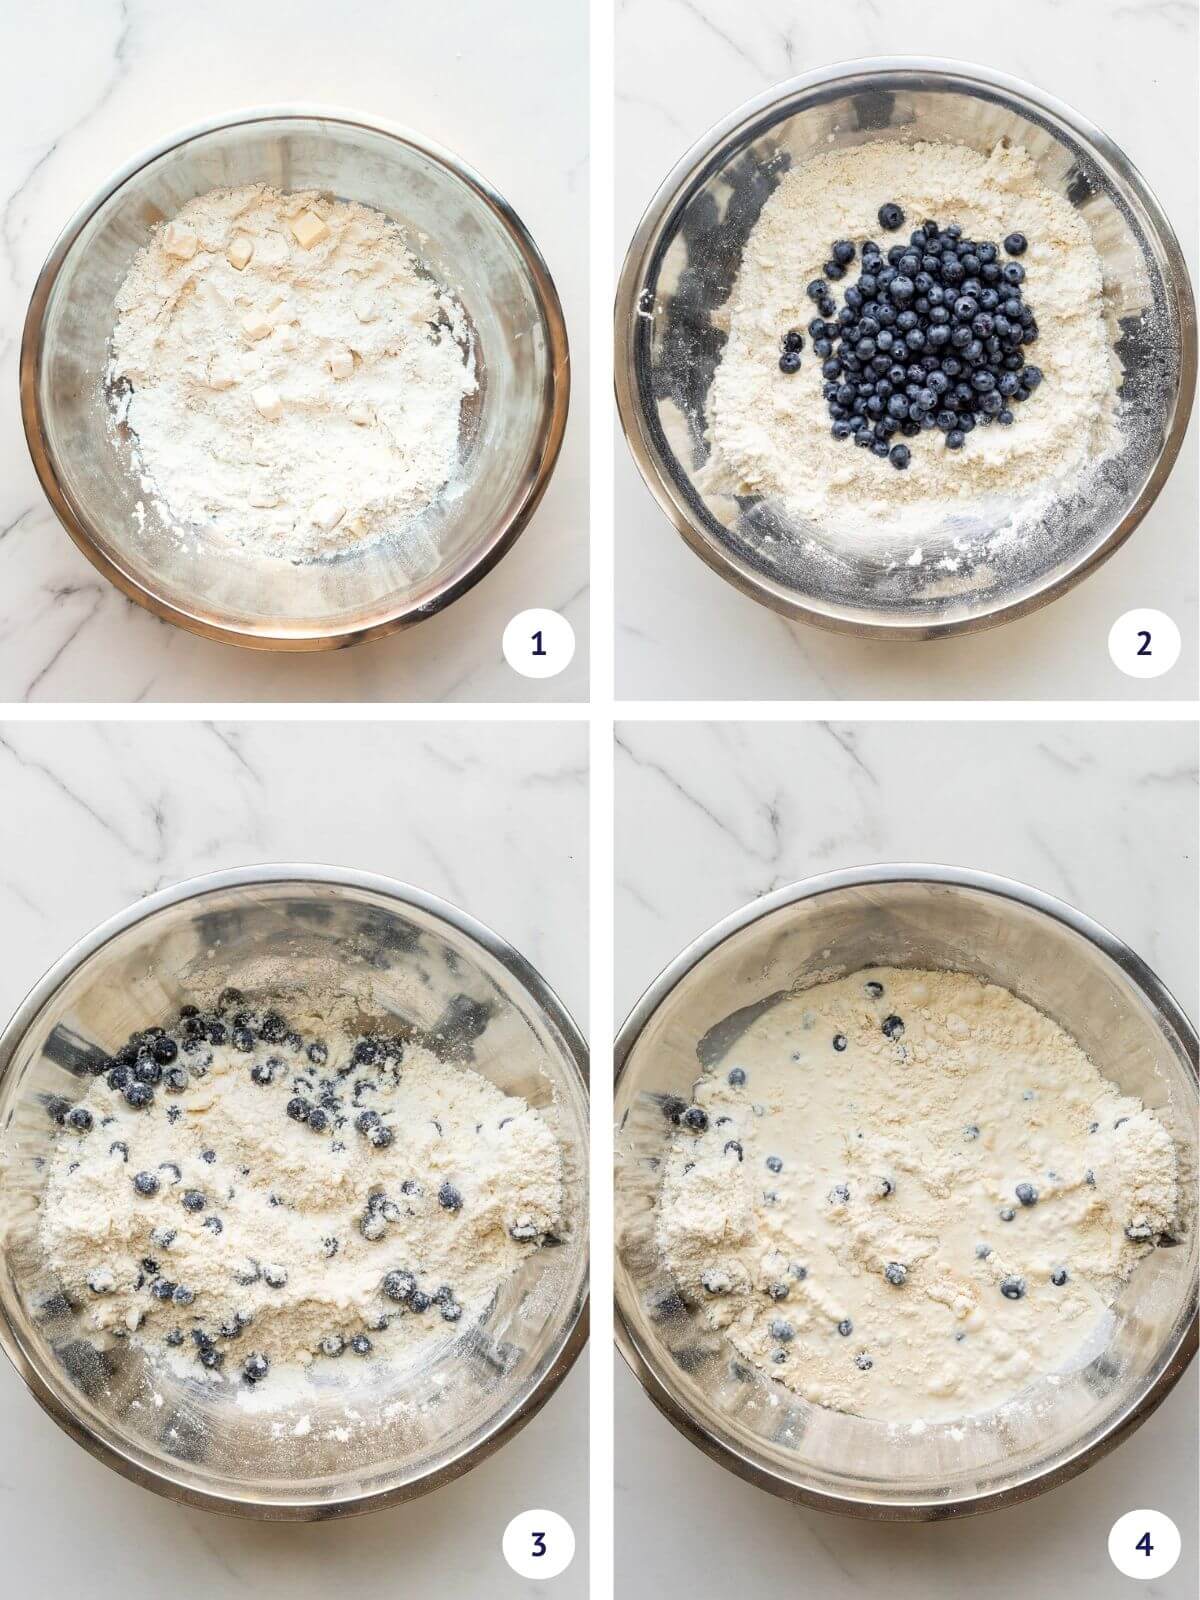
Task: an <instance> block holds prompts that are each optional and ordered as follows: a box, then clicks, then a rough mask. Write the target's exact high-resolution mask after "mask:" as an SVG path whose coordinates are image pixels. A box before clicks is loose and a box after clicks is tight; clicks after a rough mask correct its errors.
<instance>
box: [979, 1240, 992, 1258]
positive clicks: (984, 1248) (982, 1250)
mask: <svg viewBox="0 0 1200 1600" xmlns="http://www.w3.org/2000/svg"><path fill="white" fill-rule="evenodd" d="M991 1253H992V1247H991V1245H990V1244H977V1245H976V1246H975V1259H976V1260H977V1261H986V1260H987V1258H988V1257H989V1256H990V1255H991Z"/></svg>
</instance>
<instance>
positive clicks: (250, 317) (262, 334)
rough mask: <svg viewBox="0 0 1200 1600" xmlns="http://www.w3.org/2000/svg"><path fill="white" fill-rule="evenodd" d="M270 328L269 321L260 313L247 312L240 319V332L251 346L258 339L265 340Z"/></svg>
mask: <svg viewBox="0 0 1200 1600" xmlns="http://www.w3.org/2000/svg"><path fill="white" fill-rule="evenodd" d="M272 326H273V324H272V323H271V319H270V318H269V317H268V316H266V315H265V313H264V312H262V311H247V313H246V315H245V316H244V317H243V318H242V332H243V333H244V334H245V335H246V337H247V339H249V340H250V342H251V343H252V344H253V343H254V342H255V341H256V340H258V339H265V338H266V337H267V335H268V334H269V333H270V331H271V328H272Z"/></svg>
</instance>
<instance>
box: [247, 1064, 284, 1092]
mask: <svg viewBox="0 0 1200 1600" xmlns="http://www.w3.org/2000/svg"><path fill="white" fill-rule="evenodd" d="M283 1070H284V1062H283V1057H282V1056H269V1057H268V1058H267V1060H266V1061H256V1062H255V1063H254V1065H253V1066H252V1067H251V1068H250V1076H251V1078H252V1079H253V1081H254V1082H255V1083H257V1084H260V1085H261V1086H262V1087H263V1088H264V1089H265V1088H266V1087H267V1085H268V1084H272V1083H274V1082H275V1078H276V1075H277V1074H278V1073H280V1072H282V1071H283Z"/></svg>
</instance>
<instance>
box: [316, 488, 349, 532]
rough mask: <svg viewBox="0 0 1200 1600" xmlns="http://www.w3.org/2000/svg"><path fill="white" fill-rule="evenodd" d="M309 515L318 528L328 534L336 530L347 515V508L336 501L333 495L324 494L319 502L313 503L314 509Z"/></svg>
mask: <svg viewBox="0 0 1200 1600" xmlns="http://www.w3.org/2000/svg"><path fill="white" fill-rule="evenodd" d="M309 515H310V516H311V517H312V519H313V521H314V522H315V523H316V525H317V527H318V528H321V529H323V530H324V532H325V533H328V532H329V531H330V529H331V528H336V527H337V525H338V523H339V522H340V521H341V520H342V518H343V517H344V516H345V515H346V508H345V506H344V505H342V504H341V503H340V502H339V501H337V500H335V499H334V498H333V496H332V495H331V494H323V495H322V496H321V498H320V499H319V500H317V501H315V502H314V503H313V507H312V510H311V512H310V513H309Z"/></svg>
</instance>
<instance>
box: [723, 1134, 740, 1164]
mask: <svg viewBox="0 0 1200 1600" xmlns="http://www.w3.org/2000/svg"><path fill="white" fill-rule="evenodd" d="M731 1151H732V1152H733V1154H734V1155H736V1156H737V1158H738V1160H739V1161H740V1160H741V1159H742V1156H743V1155H744V1153H745V1152H744V1151H743V1149H742V1145H741V1141H740V1140H738V1139H727V1140H726V1141H725V1151H724V1153H725V1155H729V1153H730V1152H731Z"/></svg>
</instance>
